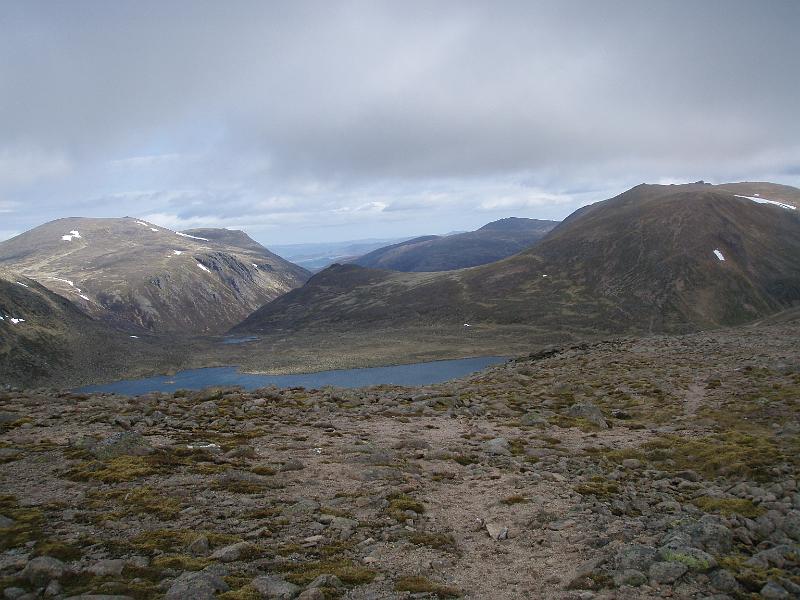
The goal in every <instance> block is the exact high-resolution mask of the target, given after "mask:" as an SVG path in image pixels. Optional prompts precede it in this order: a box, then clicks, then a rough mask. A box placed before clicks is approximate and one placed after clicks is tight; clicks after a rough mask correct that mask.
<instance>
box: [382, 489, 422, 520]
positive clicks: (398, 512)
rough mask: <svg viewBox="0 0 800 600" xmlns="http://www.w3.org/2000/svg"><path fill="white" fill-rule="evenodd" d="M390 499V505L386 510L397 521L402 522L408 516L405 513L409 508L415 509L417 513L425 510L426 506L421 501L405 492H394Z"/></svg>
mask: <svg viewBox="0 0 800 600" xmlns="http://www.w3.org/2000/svg"><path fill="white" fill-rule="evenodd" d="M388 500H389V507H388V508H387V509H386V512H387V513H388V514H389V516H391V517H392V518H393V519H394V520H395V521H398V522H400V523H402V522H404V521H405V520H406V519H407V518H408V517H406V515H405V514H404V513H405V511H407V510H413V511H414V512H415V513H417V514H423V513H424V512H425V506H424V505H423V504H422V503H421V502H419V501H417V500H414V499H413V498H412V497H410V496H407V495H405V494H392V495H391V496H389V497H388Z"/></svg>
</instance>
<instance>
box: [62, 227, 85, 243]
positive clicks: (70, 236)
mask: <svg viewBox="0 0 800 600" xmlns="http://www.w3.org/2000/svg"><path fill="white" fill-rule="evenodd" d="M80 237H81V234H80V233H79V232H78V230H77V229H73V230H72V231H70V232H69V233H68V234H66V235H62V236H61V239H62V240H64V241H65V242H71V241H72V240H77V239H80Z"/></svg>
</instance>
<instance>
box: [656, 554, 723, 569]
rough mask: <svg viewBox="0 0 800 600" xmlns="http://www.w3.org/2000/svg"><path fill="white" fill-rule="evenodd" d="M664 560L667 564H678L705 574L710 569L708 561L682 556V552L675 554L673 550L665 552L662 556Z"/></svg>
mask: <svg viewBox="0 0 800 600" xmlns="http://www.w3.org/2000/svg"><path fill="white" fill-rule="evenodd" d="M664 560H666V561H667V562H679V563H681V564H684V565H686V566H687V567H689V569H690V570H692V571H701V572H705V571H708V569H709V568H710V567H711V565H710V564H709V562H708V561H706V560H703V559H701V558H697V557H696V556H692V555H690V554H683V553H682V552H675V551H674V550H667V552H666V553H665V554H664Z"/></svg>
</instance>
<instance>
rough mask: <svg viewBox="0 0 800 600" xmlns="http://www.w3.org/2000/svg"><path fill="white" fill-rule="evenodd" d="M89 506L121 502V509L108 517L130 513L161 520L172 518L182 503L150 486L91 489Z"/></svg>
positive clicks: (119, 516)
mask: <svg viewBox="0 0 800 600" xmlns="http://www.w3.org/2000/svg"><path fill="white" fill-rule="evenodd" d="M89 496H90V498H91V500H90V502H89V506H90V507H91V508H96V509H102V508H104V507H106V506H108V502H109V501H116V502H119V503H120V504H121V509H120V510H118V511H115V512H114V513H113V514H112V515H111V516H109V515H106V516H107V517H108V518H115V517H116V518H121V517H123V516H127V515H131V514H147V515H152V516H155V517H158V518H159V519H162V520H170V519H174V518H175V517H176V516H178V513H179V512H180V511H181V508H182V505H181V503H180V502H178V501H177V500H175V499H174V498H170V497H169V496H166V495H165V494H164V493H163V492H160V491H159V490H156V489H155V488H152V487H150V486H142V487H137V488H130V489H122V490H117V489H114V490H106V491H93V492H90V493H89Z"/></svg>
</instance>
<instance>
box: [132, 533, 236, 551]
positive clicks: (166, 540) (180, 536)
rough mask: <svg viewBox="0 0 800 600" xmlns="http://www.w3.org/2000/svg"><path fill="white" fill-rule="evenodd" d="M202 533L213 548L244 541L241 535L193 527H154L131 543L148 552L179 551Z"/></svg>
mask: <svg viewBox="0 0 800 600" xmlns="http://www.w3.org/2000/svg"><path fill="white" fill-rule="evenodd" d="M201 535H205V536H206V537H207V538H208V543H209V545H210V546H211V547H212V548H213V547H218V546H227V545H230V544H235V543H236V542H241V541H242V539H241V538H240V537H237V536H235V535H229V534H224V533H214V532H204V531H192V530H191V529H181V530H179V531H173V530H170V529H154V530H151V531H144V532H142V533H140V534H139V535H137V536H136V537H134V538H133V539H131V541H130V544H131V546H132V547H133V548H135V549H137V550H143V551H146V552H155V551H158V552H162V553H179V552H180V551H181V550H183V549H184V548H185V547H186V546H187V545H188V544H189V543H190V542H191V541H192V540H194V539H196V538H198V537H200V536H201Z"/></svg>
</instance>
